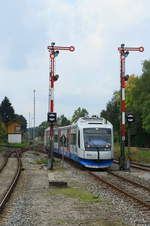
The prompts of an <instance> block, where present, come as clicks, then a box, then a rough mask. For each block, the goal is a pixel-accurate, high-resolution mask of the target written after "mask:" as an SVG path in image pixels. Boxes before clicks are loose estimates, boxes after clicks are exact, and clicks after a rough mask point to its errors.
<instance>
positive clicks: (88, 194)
mask: <svg viewBox="0 0 150 226" xmlns="http://www.w3.org/2000/svg"><path fill="white" fill-rule="evenodd" d="M45 158H46V156H44V154H41V153H40V154H39V153H34V152H26V153H24V155H23V158H22V161H23V168H24V170H23V171H22V174H21V178H20V180H19V182H18V184H17V186H16V189H15V191H14V193H13V195H12V197H11V199H10V201H9V202H8V204H7V207H6V209H5V210H4V212H3V214H2V215H1V217H0V225H2V226H12V225H15V226H32V225H33V226H48V225H52V226H56V225H67V226H71V225H84V226H98V225H102V226H108V225H110V226H115V225H116V226H119V225H124V226H125V225H126V226H127V225H128V226H130V225H146V226H148V225H150V224H149V223H148V222H147V223H146V220H145V219H144V217H143V215H142V210H141V211H140V210H139V208H137V207H135V205H134V204H133V203H132V202H130V201H128V200H127V201H124V200H123V199H122V197H121V196H119V195H118V194H117V193H115V192H114V193H112V191H111V190H110V189H108V187H106V186H105V185H100V184H99V183H98V182H96V181H95V180H94V179H93V178H91V177H90V176H89V175H87V173H86V172H84V171H81V170H79V169H75V168H73V167H71V166H70V165H69V164H68V163H65V164H64V167H63V168H62V167H61V164H60V160H56V161H55V165H54V170H53V171H48V170H47V169H46V167H45V166H44V164H39V163H42V162H44V161H43V160H44V159H45ZM101 173H105V172H101ZM48 174H50V175H51V176H52V177H53V178H54V179H55V180H56V181H57V180H61V181H64V182H67V184H68V186H67V187H66V188H59V187H54V186H49V182H48ZM50 178H51V177H50ZM144 222H145V223H144Z"/></svg>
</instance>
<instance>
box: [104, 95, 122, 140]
mask: <svg viewBox="0 0 150 226" xmlns="http://www.w3.org/2000/svg"><path fill="white" fill-rule="evenodd" d="M100 116H101V117H103V118H105V119H107V120H108V121H110V122H111V123H112V125H113V127H114V132H115V136H116V137H117V136H118V135H119V131H120V92H117V91H116V92H114V94H113V98H112V99H111V101H109V102H108V103H107V106H106V110H102V111H101V113H100Z"/></svg>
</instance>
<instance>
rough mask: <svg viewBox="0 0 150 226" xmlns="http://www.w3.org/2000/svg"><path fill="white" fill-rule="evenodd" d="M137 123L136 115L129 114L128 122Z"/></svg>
mask: <svg viewBox="0 0 150 226" xmlns="http://www.w3.org/2000/svg"><path fill="white" fill-rule="evenodd" d="M134 121H135V118H134V115H133V114H127V122H128V123H132V122H134Z"/></svg>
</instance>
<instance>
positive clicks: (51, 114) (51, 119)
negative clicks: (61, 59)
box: [47, 42, 75, 169]
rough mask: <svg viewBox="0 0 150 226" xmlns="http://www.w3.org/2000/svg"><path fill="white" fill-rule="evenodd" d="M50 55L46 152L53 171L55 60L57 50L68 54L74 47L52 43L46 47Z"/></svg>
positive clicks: (49, 167)
mask: <svg viewBox="0 0 150 226" xmlns="http://www.w3.org/2000/svg"><path fill="white" fill-rule="evenodd" d="M47 48H48V51H49V53H50V55H49V56H50V74H49V112H48V122H49V123H50V141H49V143H50V148H49V152H48V169H53V148H54V123H55V122H56V121H57V116H56V113H55V112H54V83H55V81H57V80H58V75H55V71H54V65H55V58H56V57H57V56H58V55H59V50H68V51H70V52H73V51H75V47H74V46H69V47H63V46H55V43H54V42H52V43H51V46H48V47H47Z"/></svg>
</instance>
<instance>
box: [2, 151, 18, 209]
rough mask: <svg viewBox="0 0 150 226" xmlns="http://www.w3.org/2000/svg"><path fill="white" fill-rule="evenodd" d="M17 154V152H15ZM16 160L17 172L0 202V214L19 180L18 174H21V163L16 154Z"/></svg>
mask: <svg viewBox="0 0 150 226" xmlns="http://www.w3.org/2000/svg"><path fill="white" fill-rule="evenodd" d="M16 153H17V152H16ZM17 159H18V168H17V171H16V174H15V176H14V178H13V180H12V182H11V184H10V186H9V188H8V189H7V191H6V192H5V194H4V195H3V199H2V200H1V201H0V212H2V210H3V209H4V206H5V204H6V202H7V201H8V199H9V197H10V195H11V193H12V191H13V189H14V187H15V185H16V183H17V181H18V179H19V176H20V173H21V167H22V163H21V159H20V157H19V154H18V153H17Z"/></svg>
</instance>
